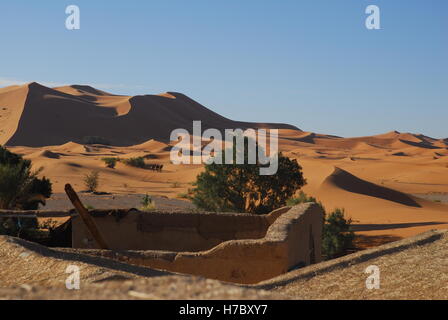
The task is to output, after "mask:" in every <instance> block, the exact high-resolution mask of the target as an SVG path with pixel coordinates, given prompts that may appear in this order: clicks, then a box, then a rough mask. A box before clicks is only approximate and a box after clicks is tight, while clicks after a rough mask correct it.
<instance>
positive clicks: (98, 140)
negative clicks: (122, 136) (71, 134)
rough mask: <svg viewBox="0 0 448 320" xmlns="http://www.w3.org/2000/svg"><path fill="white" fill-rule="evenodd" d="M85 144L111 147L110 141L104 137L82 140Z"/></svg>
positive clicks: (90, 137)
mask: <svg viewBox="0 0 448 320" xmlns="http://www.w3.org/2000/svg"><path fill="white" fill-rule="evenodd" d="M82 143H83V144H103V145H106V146H108V145H110V144H111V143H110V141H109V140H107V139H106V138H103V137H97V136H86V137H84V138H82Z"/></svg>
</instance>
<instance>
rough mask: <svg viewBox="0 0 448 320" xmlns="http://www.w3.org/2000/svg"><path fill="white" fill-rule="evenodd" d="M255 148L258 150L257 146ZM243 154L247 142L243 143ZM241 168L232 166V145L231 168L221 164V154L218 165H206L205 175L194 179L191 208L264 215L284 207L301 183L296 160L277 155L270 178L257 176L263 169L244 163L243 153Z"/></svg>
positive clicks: (246, 155)
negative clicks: (275, 168) (274, 171)
mask: <svg viewBox="0 0 448 320" xmlns="http://www.w3.org/2000/svg"><path fill="white" fill-rule="evenodd" d="M257 148H259V146H258V145H257ZM244 150H245V151H247V150H248V139H247V138H246V139H245V148H244ZM244 155H245V161H244V164H236V161H235V160H236V144H235V143H234V150H233V156H234V159H233V160H234V161H233V163H232V164H225V163H226V161H225V152H223V153H222V154H220V155H217V156H218V157H222V164H216V163H212V164H207V165H205V171H204V172H203V173H201V174H199V175H198V176H197V179H196V182H195V184H194V186H195V188H194V189H193V190H192V192H193V195H192V201H193V204H194V205H195V206H196V207H198V208H201V209H204V210H208V211H224V212H225V211H232V212H248V213H253V214H267V213H269V212H271V211H272V210H273V209H276V208H278V207H281V206H284V205H285V204H286V200H287V199H289V198H290V197H291V196H292V195H293V194H294V193H295V192H296V191H297V190H298V189H300V188H301V187H302V186H303V185H304V184H305V183H306V181H305V179H304V178H303V175H302V168H301V166H300V165H299V164H298V163H297V161H296V160H291V159H289V158H287V157H284V156H283V155H282V154H281V153H280V154H279V155H278V171H277V173H276V174H274V175H260V170H259V169H260V168H261V167H263V165H261V164H260V163H259V161H257V163H256V164H247V163H248V152H244Z"/></svg>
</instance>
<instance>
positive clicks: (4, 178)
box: [0, 146, 52, 210]
mask: <svg viewBox="0 0 448 320" xmlns="http://www.w3.org/2000/svg"><path fill="white" fill-rule="evenodd" d="M41 171H42V168H40V169H39V170H37V171H32V169H31V161H30V160H25V159H23V158H22V156H20V155H17V154H14V153H12V152H10V151H8V150H7V149H6V148H4V147H1V146H0V209H22V210H36V209H38V207H39V204H42V205H45V199H47V198H49V197H50V196H51V193H52V189H51V182H50V180H48V179H46V178H45V177H43V178H42V179H40V178H38V174H39V173H40V172H41Z"/></svg>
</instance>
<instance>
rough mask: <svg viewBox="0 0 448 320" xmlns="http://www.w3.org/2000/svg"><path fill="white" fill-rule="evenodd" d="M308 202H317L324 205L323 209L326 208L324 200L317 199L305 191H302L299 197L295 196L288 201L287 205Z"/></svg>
mask: <svg viewBox="0 0 448 320" xmlns="http://www.w3.org/2000/svg"><path fill="white" fill-rule="evenodd" d="M307 202H315V203H317V204H318V205H320V206H321V207H322V209H323V208H324V206H323V205H322V202H320V201H317V199H316V198H314V197H312V196H308V195H307V194H306V193H305V192H303V191H300V192H299V195H298V196H297V197H294V198H290V199H288V200H287V201H286V205H288V206H296V205H298V204H301V203H307Z"/></svg>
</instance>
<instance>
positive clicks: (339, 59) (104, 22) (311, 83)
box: [0, 0, 448, 138]
mask: <svg viewBox="0 0 448 320" xmlns="http://www.w3.org/2000/svg"><path fill="white" fill-rule="evenodd" d="M71 4H75V5H78V6H79V7H80V10H81V30H76V31H69V30H67V29H66V28H65V19H66V17H67V15H66V14H65V8H66V7H67V6H68V5H71ZM371 4H374V5H377V6H379V8H380V9H381V28H382V29H381V30H367V29H366V27H365V24H364V23H365V19H366V17H367V15H366V14H365V12H364V11H365V9H366V7H367V6H368V5H371ZM0 44H1V46H0V86H5V85H8V84H10V83H14V82H29V81H38V82H41V83H44V84H48V85H58V84H90V85H92V86H97V87H99V88H101V89H105V90H108V91H111V92H113V93H121V94H132V95H135V94H152V93H159V92H165V91H177V92H182V93H185V94H187V95H189V96H190V97H191V98H193V99H195V100H197V101H199V102H200V103H202V104H204V105H205V106H207V107H209V108H211V109H212V110H214V111H216V112H218V113H220V114H222V115H224V116H226V117H229V118H232V119H235V120H247V121H259V122H284V123H291V124H294V125H296V126H298V127H299V128H301V129H302V130H307V131H314V132H320V133H327V134H336V135H341V136H361V135H371V134H377V133H382V132H386V131H391V130H399V131H404V132H408V131H409V132H418V133H424V134H427V135H431V136H434V137H437V138H442V137H443V138H446V137H448V129H447V127H448V126H447V119H448V1H446V0H406V1H405V0H394V1H391V0H368V1H364V0H291V1H288V0H278V1H274V0H269V1H266V0H244V1H241V0H226V1H223V0H221V1H216V0H191V1H184V0H151V1H138V0H127V1H105V0H95V1H92V0H90V1H87V0H72V1H61V0H47V1H25V0H14V1H1V2H0Z"/></svg>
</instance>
